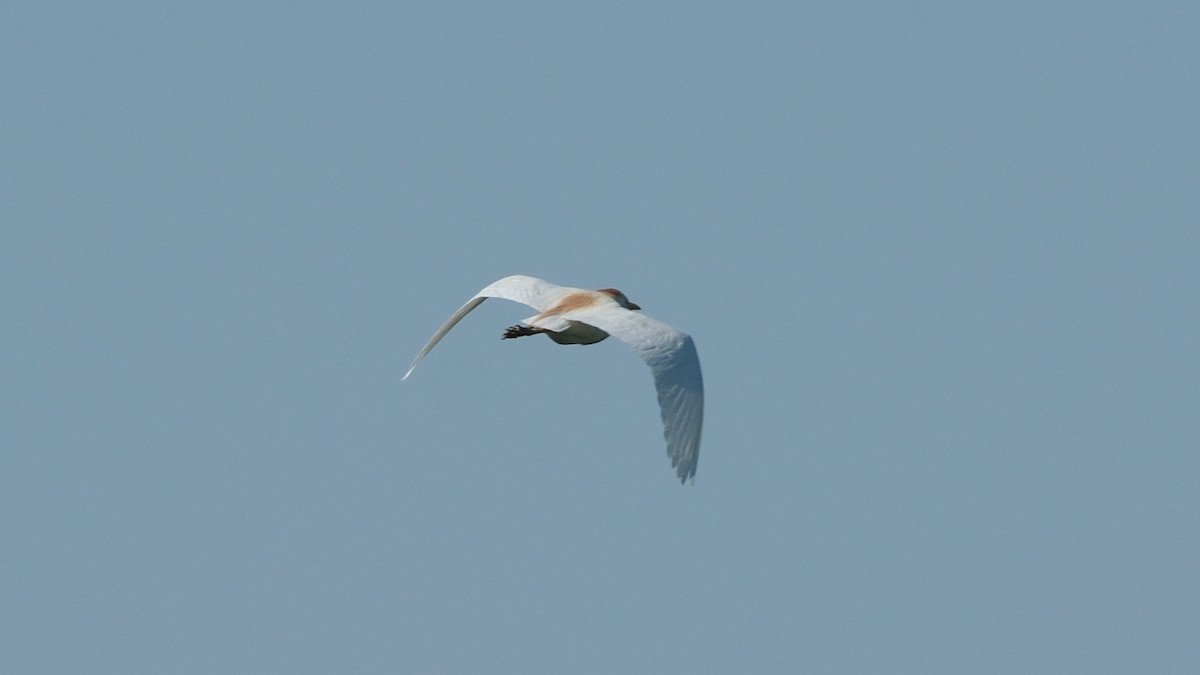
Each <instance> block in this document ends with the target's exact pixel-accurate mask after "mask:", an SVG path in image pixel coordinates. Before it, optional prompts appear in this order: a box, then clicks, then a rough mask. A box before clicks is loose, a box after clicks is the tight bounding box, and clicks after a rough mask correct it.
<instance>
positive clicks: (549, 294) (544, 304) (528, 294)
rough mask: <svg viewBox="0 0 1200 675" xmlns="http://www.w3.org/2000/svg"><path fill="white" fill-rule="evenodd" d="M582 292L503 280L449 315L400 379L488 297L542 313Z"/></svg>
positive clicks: (528, 279) (529, 279)
mask: <svg viewBox="0 0 1200 675" xmlns="http://www.w3.org/2000/svg"><path fill="white" fill-rule="evenodd" d="M579 290H580V289H578V288H569V287H567V286H558V285H555V284H552V283H550V282H549V281H543V280H541V279H537V278H535V277H527V276H524V275H521V274H515V275H513V276H511V277H504V278H503V279H501V280H499V281H497V282H495V283H493V284H491V285H490V286H488V287H487V288H484V289H483V290H482V291H479V292H478V293H476V294H475V297H473V298H471V299H470V300H469V301H467V304H465V305H463V306H462V307H460V308H459V309H458V311H457V312H455V313H454V314H452V315H451V316H450V318H449V319H446V323H444V324H442V327H441V328H439V329H437V332H436V333H434V334H433V337H431V338H429V342H426V343H425V346H424V347H422V348H421V351H420V352H419V353H418V354H417V358H415V359H413V362H412V365H411V366H409V368H408V372H407V373H404V377H402V378H400V379H401V380H407V379H408V376H409V375H412V371H413V369H415V368H416V367H417V364H418V363H420V362H421V359H423V358H425V355H426V354H428V353H429V352H430V351H432V350H433V348H434V347H435V346H437V343H438V342H440V341H441V339H442V338H444V337H446V333H449V332H450V329H451V328H454V326H456V325H457V324H458V322H459V321H462V319H463V317H464V316H466V315H467V314H469V313H470V312H471V310H473V309H475V308H476V307H478V306H479V304H480V303H482V302H483V301H484V300H487V299H488V298H503V299H504V300H513V301H515V302H520V303H522V304H526V305H529V306H530V307H532V308H534V309H536V310H538V311H539V312H542V311H545V310H547V309H550V308H551V307H553V306H554V304H555V303H557V302H558V301H559V300H560V299H562V298H563V296H565V295H569V294H571V293H575V292H577V291H579Z"/></svg>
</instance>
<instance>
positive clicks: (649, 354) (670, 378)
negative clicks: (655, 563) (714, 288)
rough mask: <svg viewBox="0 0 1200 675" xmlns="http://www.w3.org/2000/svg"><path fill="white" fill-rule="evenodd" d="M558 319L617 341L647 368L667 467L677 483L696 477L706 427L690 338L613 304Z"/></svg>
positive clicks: (701, 381)
mask: <svg viewBox="0 0 1200 675" xmlns="http://www.w3.org/2000/svg"><path fill="white" fill-rule="evenodd" d="M562 316H563V318H565V319H570V320H572V321H582V322H583V323H586V324H590V325H592V326H595V327H597V328H599V329H600V330H603V331H605V332H607V333H609V334H610V335H615V336H616V337H617V339H619V340H621V342H624V343H625V344H627V345H629V346H630V347H632V348H633V350H634V351H635V352H637V354H638V356H640V357H642V360H643V361H645V362H646V365H648V366H650V372H651V373H652V374H653V375H654V387H655V388H656V389H657V390H658V405H659V406H660V407H661V408H662V421H663V437H664V438H666V440H667V455H668V456H669V457H670V458H671V466H673V467H675V470H676V472H677V474H678V476H679V480H680V482H684V483H686V482H687V479H688V478H691V477H693V476H695V475H696V461H697V459H699V456H700V430H701V427H702V426H703V424H704V379H703V378H702V377H701V375H700V357H699V355H698V354H697V353H696V344H695V343H694V342H692V338H691V336H690V335H688V334H687V333H684V332H683V331H680V330H679V329H677V328H674V327H672V326H668V325H667V324H665V323H663V322H661V321H657V320H655V319H652V318H650V317H648V316H646V315H645V314H643V313H641V312H635V311H631V310H628V309H625V308H624V307H621V306H620V305H617V304H616V303H611V304H608V303H605V304H603V305H600V306H593V307H587V308H583V309H579V310H574V311H569V312H565V313H564V314H563V315H562Z"/></svg>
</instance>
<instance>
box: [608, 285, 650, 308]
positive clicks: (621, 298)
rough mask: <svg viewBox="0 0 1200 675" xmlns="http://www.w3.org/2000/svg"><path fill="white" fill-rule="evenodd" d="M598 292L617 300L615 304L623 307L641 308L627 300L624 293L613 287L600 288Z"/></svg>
mask: <svg viewBox="0 0 1200 675" xmlns="http://www.w3.org/2000/svg"><path fill="white" fill-rule="evenodd" d="M600 292H601V293H603V294H605V295H607V296H608V297H610V298H612V299H613V300H616V301H617V304H618V305H620V306H622V307H624V308H625V309H641V307H638V306H637V305H635V304H633V303H632V302H630V301H629V298H627V297H625V294H624V293H622V292H621V291H618V290H617V289H615V288H601V289H600Z"/></svg>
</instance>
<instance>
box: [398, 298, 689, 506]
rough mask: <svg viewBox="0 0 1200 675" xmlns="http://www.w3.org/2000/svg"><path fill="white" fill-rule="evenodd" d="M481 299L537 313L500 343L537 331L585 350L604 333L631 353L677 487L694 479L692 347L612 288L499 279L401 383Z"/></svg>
mask: <svg viewBox="0 0 1200 675" xmlns="http://www.w3.org/2000/svg"><path fill="white" fill-rule="evenodd" d="M487 298H503V299H505V300H513V301H515V302H520V303H523V304H526V305H529V306H530V307H533V308H534V309H536V310H538V314H536V315H534V316H532V317H530V318H528V319H525V320H524V321H523V322H522V324H521V325H517V326H512V327H510V328H508V329H507V330H506V331H505V332H504V337H505V338H518V337H524V336H527V335H537V334H539V333H541V334H545V335H546V336H547V337H549V338H550V339H551V340H554V341H555V342H557V343H558V344H581V345H589V344H595V343H597V342H600V341H601V340H603V339H605V338H607V337H608V336H609V335H610V334H611V335H615V336H616V337H617V338H618V339H620V340H621V341H622V342H624V343H625V344H627V345H629V346H630V347H632V348H633V350H634V351H635V352H637V353H638V355H639V356H641V357H642V360H644V361H645V362H646V364H647V365H649V366H650V370H651V373H652V374H653V375H654V384H655V388H656V389H657V390H658V402H659V405H660V406H661V408H662V419H663V435H664V437H665V438H666V441H667V454H668V455H669V456H670V457H671V465H672V466H674V467H675V469H676V471H677V474H678V476H679V479H680V480H681V481H684V482H686V481H687V479H688V478H691V477H693V476H694V475H695V474H696V460H697V457H698V456H699V452H700V430H701V426H702V424H703V418H704V384H703V378H702V377H701V374H700V359H699V357H698V355H697V354H696V346H695V344H694V343H693V342H692V338H691V337H690V336H688V335H687V334H686V333H683V332H682V331H679V330H677V329H675V328H672V327H671V326H668V325H667V324H665V323H662V322H661V321H656V320H654V319H651V318H650V317H648V316H646V315H644V314H641V313H639V312H636V311H633V310H639V309H641V308H640V307H638V306H637V305H635V304H633V303H631V302H629V299H628V298H626V297H625V294H624V293H622V292H620V291H618V290H616V289H613V288H604V289H600V290H598V291H589V290H585V289H582V288H569V287H566V286H557V285H555V284H552V283H550V282H548V281H543V280H541V279H537V278H534V277H527V276H522V275H515V276H510V277H505V278H503V279H500V280H499V281H497V282H495V283H493V284H491V285H489V286H487V287H486V288H484V289H483V290H481V291H479V293H477V294H475V297H473V298H471V299H470V300H469V301H468V302H467V304H465V305H463V306H462V307H461V308H459V310H458V311H457V312H455V313H454V314H453V315H451V317H450V318H449V319H447V320H446V322H445V323H444V324H442V326H441V328H439V329H438V330H437V332H436V333H434V334H433V337H431V338H430V339H429V342H427V343H426V344H425V347H424V348H422V349H421V351H420V353H418V354H417V357H416V359H414V360H413V363H412V366H411V367H410V368H409V369H408V372H407V373H405V374H404V378H403V379H408V376H409V375H411V374H412V371H413V369H415V368H416V367H417V364H418V363H420V362H421V359H423V358H425V356H426V355H427V354H428V353H429V352H430V351H431V350H432V349H433V348H434V346H436V345H437V343H438V342H439V341H441V339H442V338H443V337H445V336H446V333H449V332H450V329H452V328H454V326H455V325H457V324H458V322H459V321H461V320H462V319H463V317H465V316H466V315H467V314H468V313H470V311H471V310H473V309H475V308H476V307H478V306H479V304H480V303H482V302H483V301H484V300H486V299H487Z"/></svg>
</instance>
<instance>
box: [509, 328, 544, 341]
mask: <svg viewBox="0 0 1200 675" xmlns="http://www.w3.org/2000/svg"><path fill="white" fill-rule="evenodd" d="M548 332H549V331H547V330H546V329H545V328H535V327H533V326H524V325H516V326H509V327H508V328H506V329H504V337H503V338H502V339H504V340H508V339H510V338H519V337H525V336H526V335H537V334H538V333H548Z"/></svg>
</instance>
